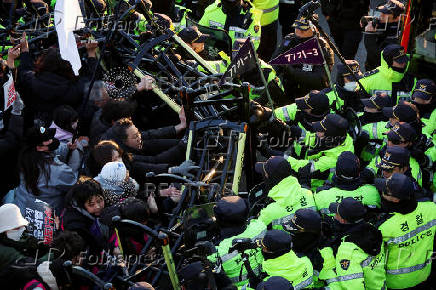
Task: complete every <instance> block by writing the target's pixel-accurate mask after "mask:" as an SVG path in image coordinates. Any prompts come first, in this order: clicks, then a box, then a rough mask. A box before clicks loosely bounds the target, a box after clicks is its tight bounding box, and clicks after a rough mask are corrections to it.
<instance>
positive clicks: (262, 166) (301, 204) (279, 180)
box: [255, 156, 315, 230]
mask: <svg viewBox="0 0 436 290" xmlns="http://www.w3.org/2000/svg"><path fill="white" fill-rule="evenodd" d="M286 163H287V164H286ZM255 170H256V172H258V173H259V174H262V175H263V176H264V178H266V181H265V186H266V187H267V188H270V189H269V191H268V193H267V196H268V198H269V199H271V200H272V201H273V202H272V203H270V204H268V205H267V206H266V207H265V208H263V209H262V210H261V211H260V214H259V217H258V220H260V221H262V222H263V223H264V224H265V226H268V228H272V229H280V230H281V229H283V227H282V224H283V223H284V222H286V221H288V220H290V219H291V218H292V217H293V215H294V214H295V211H296V210H298V209H300V208H312V209H314V210H315V202H314V200H313V195H312V192H311V191H310V190H308V189H306V188H302V187H301V185H300V184H299V183H298V180H297V178H295V177H293V176H291V175H289V176H287V177H285V178H283V175H284V174H283V173H280V174H277V177H274V175H275V174H274V173H275V172H282V171H285V172H287V173H289V174H290V172H291V166H290V164H289V162H288V161H287V160H286V159H285V158H283V157H281V156H274V157H271V158H270V159H268V161H267V162H258V163H256V165H255ZM269 179H271V180H269ZM271 185H274V186H272V187H271Z"/></svg>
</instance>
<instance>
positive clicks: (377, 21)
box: [360, 16, 381, 29]
mask: <svg viewBox="0 0 436 290" xmlns="http://www.w3.org/2000/svg"><path fill="white" fill-rule="evenodd" d="M370 22H371V25H372V27H374V28H377V27H380V26H381V25H380V24H381V22H380V18H378V17H375V16H363V17H362V18H361V19H360V23H361V24H362V28H363V29H365V27H366V26H367V25H368V23H370Z"/></svg>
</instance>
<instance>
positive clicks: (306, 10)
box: [298, 0, 321, 18]
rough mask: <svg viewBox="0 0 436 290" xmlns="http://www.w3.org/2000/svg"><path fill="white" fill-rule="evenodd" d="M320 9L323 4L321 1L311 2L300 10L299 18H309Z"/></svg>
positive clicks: (314, 0) (313, 0)
mask: <svg viewBox="0 0 436 290" xmlns="http://www.w3.org/2000/svg"><path fill="white" fill-rule="evenodd" d="M319 7H321V3H320V2H319V0H312V1H310V2H307V3H306V4H304V5H303V6H301V8H300V9H299V10H298V16H299V17H304V18H309V17H310V16H312V14H313V13H314V12H315V10H316V9H318V8H319Z"/></svg>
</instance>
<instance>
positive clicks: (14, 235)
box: [6, 227, 26, 242]
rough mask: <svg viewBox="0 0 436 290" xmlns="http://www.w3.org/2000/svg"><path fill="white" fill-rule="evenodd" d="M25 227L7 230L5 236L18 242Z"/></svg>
mask: <svg viewBox="0 0 436 290" xmlns="http://www.w3.org/2000/svg"><path fill="white" fill-rule="evenodd" d="M25 229H26V228H25V227H20V228H19V229H17V230H10V231H7V232H6V236H7V237H8V239H11V240H13V241H16V242H18V241H19V240H20V239H21V236H22V235H23V232H24V230H25Z"/></svg>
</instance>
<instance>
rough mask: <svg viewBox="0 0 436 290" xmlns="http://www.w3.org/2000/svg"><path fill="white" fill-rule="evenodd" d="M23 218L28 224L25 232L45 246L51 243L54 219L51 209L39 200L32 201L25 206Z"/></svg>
mask: <svg viewBox="0 0 436 290" xmlns="http://www.w3.org/2000/svg"><path fill="white" fill-rule="evenodd" d="M24 212H25V213H24V218H25V219H26V220H27V221H28V222H29V225H28V226H27V231H28V232H29V233H30V234H31V235H32V236H34V237H35V238H37V239H38V240H40V241H43V243H44V244H45V245H49V244H50V243H51V242H52V241H53V236H54V233H55V219H54V212H53V209H52V208H51V207H50V206H49V205H48V204H47V203H45V202H43V201H41V200H38V199H36V200H34V201H33V200H32V201H31V202H28V203H27V204H26V209H25V211H24Z"/></svg>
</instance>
